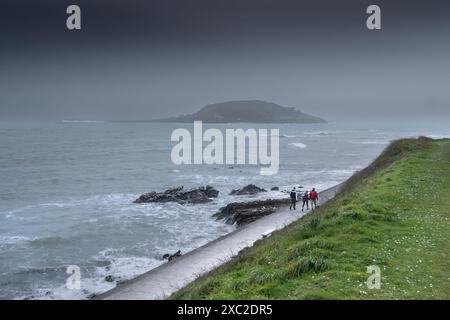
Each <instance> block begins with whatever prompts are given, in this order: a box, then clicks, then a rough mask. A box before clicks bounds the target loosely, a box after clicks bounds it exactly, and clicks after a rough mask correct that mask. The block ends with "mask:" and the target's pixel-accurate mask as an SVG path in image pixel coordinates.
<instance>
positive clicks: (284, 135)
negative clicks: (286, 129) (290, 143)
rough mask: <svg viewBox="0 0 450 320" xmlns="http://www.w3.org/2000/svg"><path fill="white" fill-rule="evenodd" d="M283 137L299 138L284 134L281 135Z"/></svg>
mask: <svg viewBox="0 0 450 320" xmlns="http://www.w3.org/2000/svg"><path fill="white" fill-rule="evenodd" d="M281 137H283V138H296V137H297V136H296V135H290V134H284V133H283V134H282V135H281Z"/></svg>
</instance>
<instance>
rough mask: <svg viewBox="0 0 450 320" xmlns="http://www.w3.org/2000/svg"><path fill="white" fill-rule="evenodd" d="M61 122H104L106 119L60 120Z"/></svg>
mask: <svg viewBox="0 0 450 320" xmlns="http://www.w3.org/2000/svg"><path fill="white" fill-rule="evenodd" d="M61 122H63V123H105V122H106V121H100V120H61Z"/></svg>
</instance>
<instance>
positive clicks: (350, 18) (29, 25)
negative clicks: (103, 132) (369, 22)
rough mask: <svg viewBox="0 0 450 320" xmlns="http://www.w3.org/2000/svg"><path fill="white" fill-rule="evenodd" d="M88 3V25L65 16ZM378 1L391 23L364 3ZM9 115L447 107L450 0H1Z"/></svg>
mask: <svg viewBox="0 0 450 320" xmlns="http://www.w3.org/2000/svg"><path fill="white" fill-rule="evenodd" d="M69 4H78V5H80V7H81V10H82V30H81V31H68V30H67V29H66V16H67V15H66V13H65V10H66V7H67V6H68V5H69ZM370 4H378V5H379V6H380V7H381V10H382V30H380V31H369V30H367V28H366V26H365V23H366V18H367V14H366V13H365V10H366V8H367V6H368V5H370ZM0 33H1V43H0V46H1V47H0V48H1V50H0V117H1V118H2V119H8V118H44V119H45V118H49V119H144V118H156V117H164V116H170V115H176V114H179V113H190V112H194V111H196V110H198V109H199V108H201V107H203V106H204V105H205V104H208V103H213V102H220V101H226V100H237V99H261V100H267V101H272V102H276V103H279V104H281V105H285V106H294V107H297V108H299V109H301V110H303V111H305V112H308V113H312V114H314V115H318V116H322V117H325V118H331V119H333V118H336V117H348V116H355V117H405V116H406V117H417V116H419V117H422V116H430V115H431V116H446V117H447V116H448V117H450V106H449V103H450V90H449V89H450V88H449V86H450V75H449V70H450V43H449V39H450V37H449V36H450V3H449V1H436V0H432V1H424V0H422V1H415V0H397V1H378V0H377V1H362V0H341V1H331V0H330V1H324V0H314V1H313V0H310V1H302V0H246V1H242V0H189V1H182V0H178V1H176V0H159V1H153V0H127V1H125V0H122V1H119V0H108V1H107V0H89V1H88V0H77V1H74V0H72V1H65V0H52V1H50V0H2V2H1V4H0Z"/></svg>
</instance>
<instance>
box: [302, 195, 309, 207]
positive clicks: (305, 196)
mask: <svg viewBox="0 0 450 320" xmlns="http://www.w3.org/2000/svg"><path fill="white" fill-rule="evenodd" d="M302 201H303V204H302V211H303V209H304V208H305V205H306V210H309V194H308V191H305V193H304V194H303V198H302Z"/></svg>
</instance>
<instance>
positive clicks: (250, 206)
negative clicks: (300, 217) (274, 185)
mask: <svg viewBox="0 0 450 320" xmlns="http://www.w3.org/2000/svg"><path fill="white" fill-rule="evenodd" d="M288 202H289V199H267V200H260V201H251V202H233V203H230V204H228V205H227V206H225V207H223V208H221V209H220V210H219V212H217V213H216V214H214V215H213V217H215V218H216V219H217V220H224V221H225V223H228V224H235V223H236V224H237V225H238V226H242V225H245V224H248V223H250V222H253V221H255V220H257V219H259V218H261V217H264V216H267V215H269V214H272V213H274V212H275V211H276V210H277V209H278V208H279V207H281V206H282V205H285V204H287V203H288Z"/></svg>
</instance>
